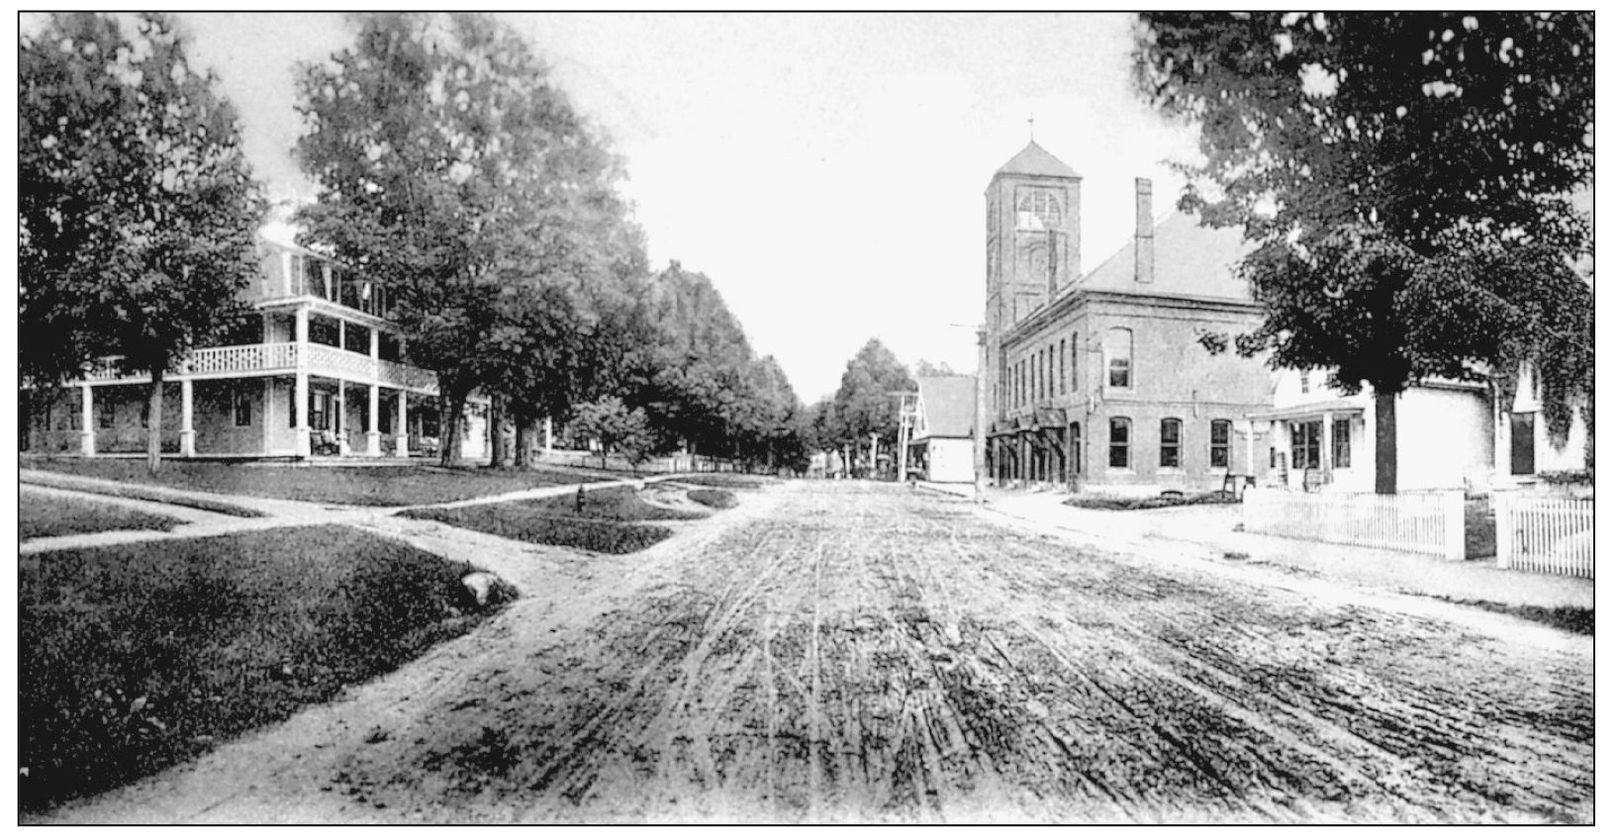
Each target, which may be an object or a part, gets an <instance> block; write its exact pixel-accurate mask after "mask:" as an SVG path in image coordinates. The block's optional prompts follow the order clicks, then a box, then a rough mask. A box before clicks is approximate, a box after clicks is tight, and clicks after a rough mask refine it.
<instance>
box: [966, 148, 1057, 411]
mask: <svg viewBox="0 0 1619 837" xmlns="http://www.w3.org/2000/svg"><path fill="white" fill-rule="evenodd" d="M1079 185H1080V177H1079V175H1078V174H1076V173H1075V172H1074V170H1073V169H1071V168H1069V167H1068V165H1067V164H1066V163H1064V162H1063V161H1061V160H1059V159H1057V158H1056V157H1054V156H1052V154H1051V152H1049V151H1047V150H1045V149H1044V148H1041V147H1040V145H1039V144H1038V143H1036V142H1035V141H1034V140H1033V139H1032V138H1031V139H1030V140H1029V144H1028V145H1027V146H1026V147H1024V149H1023V150H1022V151H1019V152H1018V153H1017V156H1015V157H1013V158H1012V159H1010V160H1008V161H1006V165H1003V166H1001V167H1000V169H998V170H997V171H996V172H995V174H994V176H992V177H991V178H990V180H989V188H988V189H986V190H984V208H985V230H984V245H985V246H984V273H985V287H984V327H985V330H986V331H987V337H988V344H989V345H988V350H989V356H990V357H989V362H990V364H991V366H990V368H991V370H992V373H991V374H992V375H993V376H994V377H995V379H996V380H997V381H998V380H999V377H1000V370H1001V368H1002V363H1003V362H1004V361H1003V360H1002V359H1001V344H1002V341H1003V339H1004V337H1005V335H1006V333H1007V332H1009V331H1011V330H1012V329H1013V328H1014V327H1015V326H1016V325H1017V324H1018V323H1020V322H1022V321H1023V319H1024V318H1026V317H1028V316H1029V315H1030V314H1032V313H1033V312H1034V311H1035V310H1036V309H1038V308H1040V307H1041V306H1043V305H1045V304H1046V303H1048V302H1050V301H1051V300H1052V299H1054V298H1055V297H1056V296H1057V295H1058V294H1059V293H1061V292H1062V290H1064V289H1065V288H1067V287H1068V285H1070V284H1071V283H1072V282H1073V281H1074V280H1075V279H1077V278H1078V274H1079ZM1000 383H1002V384H1004V382H1000Z"/></svg>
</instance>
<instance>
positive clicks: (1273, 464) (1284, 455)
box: [1268, 419, 1291, 488]
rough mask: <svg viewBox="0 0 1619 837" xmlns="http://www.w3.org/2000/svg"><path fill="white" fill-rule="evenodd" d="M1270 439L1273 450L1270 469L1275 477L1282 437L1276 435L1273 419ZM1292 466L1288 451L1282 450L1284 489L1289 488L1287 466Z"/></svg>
mask: <svg viewBox="0 0 1619 837" xmlns="http://www.w3.org/2000/svg"><path fill="white" fill-rule="evenodd" d="M1268 438H1269V439H1270V450H1271V453H1270V459H1271V461H1270V467H1271V473H1272V474H1273V475H1274V474H1275V473H1276V472H1277V470H1278V469H1277V468H1276V443H1277V442H1278V441H1279V440H1280V439H1281V436H1279V435H1278V434H1277V433H1276V419H1271V420H1270V436H1269V437H1268ZM1290 464H1291V463H1289V462H1288V461H1287V450H1286V449H1285V448H1284V449H1283V450H1282V468H1281V469H1280V471H1281V476H1282V487H1283V488H1286V487H1287V466H1288V465H1290Z"/></svg>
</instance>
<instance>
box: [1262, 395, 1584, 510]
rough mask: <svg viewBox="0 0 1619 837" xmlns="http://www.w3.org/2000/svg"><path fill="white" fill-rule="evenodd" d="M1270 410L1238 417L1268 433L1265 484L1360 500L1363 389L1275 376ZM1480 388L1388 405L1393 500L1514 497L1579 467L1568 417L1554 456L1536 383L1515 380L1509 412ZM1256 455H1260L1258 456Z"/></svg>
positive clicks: (1579, 449) (1367, 442)
mask: <svg viewBox="0 0 1619 837" xmlns="http://www.w3.org/2000/svg"><path fill="white" fill-rule="evenodd" d="M1274 381H1275V389H1274V391H1273V393H1272V400H1273V402H1274V404H1275V406H1274V407H1272V408H1271V409H1269V410H1264V411H1262V412H1258V413H1254V414H1251V415H1249V416H1248V417H1247V418H1248V420H1249V421H1250V422H1252V429H1253V430H1254V431H1258V432H1259V433H1263V432H1264V430H1265V428H1267V427H1268V428H1269V430H1270V439H1271V445H1270V450H1269V452H1268V455H1269V459H1268V461H1269V462H1270V463H1271V466H1272V469H1271V478H1270V482H1271V483H1273V484H1276V485H1280V486H1285V487H1287V488H1292V489H1308V490H1316V489H1320V490H1325V491H1352V492H1369V491H1372V490H1373V488H1374V480H1375V475H1376V459H1375V456H1376V454H1375V450H1376V438H1377V436H1376V432H1377V417H1376V409H1375V405H1374V398H1375V397H1374V395H1373V393H1372V390H1371V388H1370V387H1367V388H1365V389H1363V390H1362V391H1361V392H1359V393H1356V394H1355V395H1350V396H1345V395H1342V394H1341V393H1339V392H1337V391H1336V390H1333V389H1330V388H1328V387H1327V386H1326V372H1325V371H1324V370H1312V371H1309V372H1299V371H1296V370H1288V371H1281V372H1277V373H1275V374H1274ZM1498 400H1499V395H1498V394H1497V393H1496V392H1495V391H1494V387H1492V386H1491V385H1490V384H1488V383H1483V382H1461V381H1446V380H1429V381H1424V382H1422V383H1421V384H1419V385H1417V386H1413V387H1411V388H1409V389H1407V390H1406V391H1405V392H1403V393H1401V394H1400V395H1399V396H1397V397H1396V399H1395V414H1394V415H1395V449H1396V457H1397V459H1396V463H1397V464H1396V473H1395V484H1396V487H1397V489H1398V490H1400V491H1422V490H1428V489H1438V488H1466V489H1469V490H1474V491H1479V490H1484V489H1488V488H1517V487H1523V486H1527V485H1533V484H1535V483H1538V482H1539V481H1540V476H1541V475H1542V474H1546V473H1551V472H1556V471H1578V470H1582V469H1583V468H1584V467H1585V444H1586V435H1587V428H1586V422H1585V417H1584V416H1583V414H1582V413H1581V411H1580V410H1579V409H1578V408H1576V409H1575V415H1574V420H1573V421H1572V422H1571V424H1570V428H1569V432H1568V438H1567V439H1566V440H1565V443H1564V444H1563V445H1562V446H1561V447H1559V446H1558V445H1556V444H1554V443H1553V441H1552V438H1551V434H1550V432H1549V431H1548V430H1547V427H1546V420H1545V417H1544V409H1543V405H1542V403H1541V399H1540V390H1539V387H1538V381H1537V380H1536V379H1535V375H1534V371H1533V369H1532V368H1531V367H1529V366H1528V365H1525V366H1524V368H1523V369H1522V370H1521V371H1520V374H1519V379H1518V384H1517V386H1516V388H1515V392H1514V394H1513V397H1512V400H1511V403H1510V404H1508V403H1499V404H1498V403H1497V402H1498ZM1265 455H1266V454H1265V452H1261V453H1260V456H1261V457H1264V456H1265Z"/></svg>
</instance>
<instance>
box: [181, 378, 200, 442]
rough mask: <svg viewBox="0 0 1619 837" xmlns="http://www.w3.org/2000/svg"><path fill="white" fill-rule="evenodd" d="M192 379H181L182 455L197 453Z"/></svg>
mask: <svg viewBox="0 0 1619 837" xmlns="http://www.w3.org/2000/svg"><path fill="white" fill-rule="evenodd" d="M191 396H192V393H191V379H189V378H184V379H181V381H180V455H181V456H196V455H197V429H196V427H195V426H194V425H193V422H192V400H191Z"/></svg>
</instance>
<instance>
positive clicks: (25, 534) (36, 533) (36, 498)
mask: <svg viewBox="0 0 1619 837" xmlns="http://www.w3.org/2000/svg"><path fill="white" fill-rule="evenodd" d="M180 522H181V521H179V520H176V519H175V518H172V517H165V516H163V515H158V514H148V513H146V512H143V511H136V510H134V509H129V508H124V507H123V506H117V505H113V504H112V503H98V502H96V501H94V500H82V499H80V498H78V497H62V496H58V495H54V494H52V495H47V494H35V493H32V492H28V491H24V492H20V493H19V494H18V497H17V537H18V538H20V539H22V540H25V541H26V540H28V539H29V538H52V537H56V536H58V535H85V534H90V533H92V532H115V531H118V530H121V529H156V530H158V531H161V532H167V531H168V530H170V529H173V528H174V527H176V526H178V525H180Z"/></svg>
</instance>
